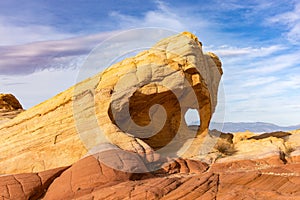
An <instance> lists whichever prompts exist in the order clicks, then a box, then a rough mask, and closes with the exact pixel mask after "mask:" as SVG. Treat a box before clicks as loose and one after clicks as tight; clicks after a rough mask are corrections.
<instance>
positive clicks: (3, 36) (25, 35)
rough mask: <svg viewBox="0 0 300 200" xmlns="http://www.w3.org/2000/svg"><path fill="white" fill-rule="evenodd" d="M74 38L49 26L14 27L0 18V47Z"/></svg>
mask: <svg viewBox="0 0 300 200" xmlns="http://www.w3.org/2000/svg"><path fill="white" fill-rule="evenodd" d="M69 37H74V35H73V34H70V33H62V32H59V31H57V30H55V29H54V28H53V27H51V26H43V25H32V24H31V25H26V26H25V25H16V24H13V23H9V22H7V21H6V20H5V18H4V17H1V16H0V46H8V45H20V44H26V43H31V42H37V41H46V40H60V39H65V38H69Z"/></svg>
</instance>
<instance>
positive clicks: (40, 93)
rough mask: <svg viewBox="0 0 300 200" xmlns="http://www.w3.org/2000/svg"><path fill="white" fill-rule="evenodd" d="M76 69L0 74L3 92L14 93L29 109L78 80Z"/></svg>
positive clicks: (0, 85) (0, 84)
mask: <svg viewBox="0 0 300 200" xmlns="http://www.w3.org/2000/svg"><path fill="white" fill-rule="evenodd" d="M77 73H78V70H76V69H72V68H69V69H45V70H42V71H39V72H35V73H33V74H28V75H23V76H16V75H5V76H3V75H0V87H1V93H13V94H14V95H16V97H17V98H18V99H19V100H20V102H21V104H22V105H23V107H24V108H26V109H28V108H30V107H32V106H34V105H36V104H38V103H41V102H42V101H45V100H47V99H49V98H51V97H52V96H54V95H56V94H58V93H60V92H62V91H63V90H65V89H67V88H69V87H70V86H72V85H73V84H75V82H76V78H77Z"/></svg>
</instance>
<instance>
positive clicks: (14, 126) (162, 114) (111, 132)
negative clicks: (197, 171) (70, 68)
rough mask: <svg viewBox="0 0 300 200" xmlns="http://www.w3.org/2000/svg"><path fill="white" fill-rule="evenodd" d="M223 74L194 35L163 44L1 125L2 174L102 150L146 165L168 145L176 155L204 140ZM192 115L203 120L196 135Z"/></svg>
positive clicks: (43, 167) (64, 163) (42, 167)
mask: <svg viewBox="0 0 300 200" xmlns="http://www.w3.org/2000/svg"><path fill="white" fill-rule="evenodd" d="M221 75H222V68H221V62H220V60H219V59H218V57H217V56H216V55H215V54H213V53H208V54H203V52H202V44H201V43H200V42H199V41H198V39H197V38H196V36H194V35H192V34H191V33H188V32H184V33H182V34H178V35H175V36H171V37H169V38H166V39H163V40H161V41H159V42H158V43H157V44H156V45H154V46H153V47H152V48H151V49H149V50H147V51H143V52H141V53H139V54H138V55H136V56H135V57H132V58H127V59H125V60H123V61H121V62H119V63H116V64H114V65H112V66H111V67H109V68H107V69H106V70H105V71H104V72H102V73H100V74H97V75H95V76H93V77H91V78H89V79H87V80H85V81H83V82H81V83H78V84H77V85H75V86H73V87H71V88H70V89H68V90H66V91H64V92H62V93H60V94H58V95H56V96H55V97H53V98H51V99H49V100H47V101H45V102H43V103H41V104H39V105H37V106H35V107H33V108H31V109H29V110H27V111H25V112H23V113H21V114H20V115H18V116H17V117H16V118H14V119H12V120H10V121H8V122H6V123H3V124H1V125H0V143H1V144H3V145H1V147H0V155H1V157H0V162H1V165H0V173H2V174H4V173H20V172H38V171H43V170H47V169H51V168H57V167H60V166H67V165H70V164H72V163H74V162H75V161H77V160H79V159H80V158H82V157H83V156H84V155H86V153H87V152H88V151H89V150H92V149H94V148H96V146H98V145H99V144H101V143H110V144H114V145H116V146H117V147H119V148H121V149H123V150H126V151H131V152H136V153H139V154H140V155H143V156H144V157H145V159H147V160H148V161H154V160H155V159H158V158H157V157H156V156H155V154H154V150H157V151H159V149H163V148H164V147H165V146H167V145H168V150H167V151H166V152H167V153H168V152H174V153H175V154H176V152H177V151H179V149H180V148H181V147H182V145H183V144H184V142H185V140H186V139H187V138H190V137H195V136H202V137H204V136H205V135H206V134H207V129H208V125H209V122H210V119H211V117H212V114H213V112H214V110H215V107H216V104H217V93H218V85H219V81H220V78H221ZM189 108H193V109H197V110H198V112H199V115H200V118H201V126H200V128H199V129H198V130H197V131H195V132H193V133H190V130H189V129H188V128H187V125H186V122H185V120H184V115H185V113H186V111H187V110H188V109H189ZM174 141H175V142H174ZM198 144H199V143H197V145H198Z"/></svg>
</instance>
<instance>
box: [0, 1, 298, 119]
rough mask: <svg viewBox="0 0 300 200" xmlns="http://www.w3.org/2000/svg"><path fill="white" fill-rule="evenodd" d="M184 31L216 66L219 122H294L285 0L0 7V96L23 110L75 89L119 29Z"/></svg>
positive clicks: (294, 80)
mask: <svg viewBox="0 0 300 200" xmlns="http://www.w3.org/2000/svg"><path fill="white" fill-rule="evenodd" d="M144 27H161V28H166V29H171V30H173V31H175V32H181V31H186V30H187V31H190V32H193V33H194V34H196V35H197V36H198V37H199V39H200V40H201V41H202V43H203V46H204V50H205V51H213V52H215V53H217V54H218V55H219V57H220V58H221V60H222V62H223V69H224V75H223V78H222V81H223V88H224V97H225V121H233V122H238V121H244V122H255V121H263V122H272V123H276V124H279V125H293V124H300V103H299V99H300V92H299V91H300V56H299V55H300V3H299V2H298V1H296V0H295V1H291V0H289V1H286V0H275V1H266V0H253V1H237V0H227V1H226V0H212V1H209V3H207V1H204V0H198V1H196V0H194V1H177V0H175V1H171V0H168V1H141V0H140V1H138V0H132V1H113V0H111V1H104V0H98V1H97V0H90V1H83V0H77V1H71V0H44V1H37V0H36V1H34V0H26V1H25V0H18V1H17V0H10V1H0V60H1V61H0V92H2V93H13V94H15V95H16V96H17V97H18V98H19V99H20V101H21V103H22V104H23V105H24V107H25V108H30V107H32V106H34V105H36V104H38V103H40V102H42V101H44V100H46V99H48V98H50V97H52V96H54V95H55V94H57V93H59V92H61V91H63V90H65V89H67V88H68V87H70V86H71V85H73V84H74V83H76V77H77V74H78V71H79V69H80V67H82V64H83V62H84V60H85V58H86V56H87V55H88V53H89V52H90V51H91V50H92V49H93V48H94V47H95V46H96V45H97V44H99V43H100V42H101V41H103V40H105V39H107V38H108V37H110V36H112V35H114V34H116V33H118V32H120V31H124V30H128V29H133V28H144Z"/></svg>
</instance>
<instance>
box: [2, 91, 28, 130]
mask: <svg viewBox="0 0 300 200" xmlns="http://www.w3.org/2000/svg"><path fill="white" fill-rule="evenodd" d="M23 111H24V110H23V107H22V105H21V104H20V102H19V101H18V99H17V98H16V97H15V96H14V95H12V94H0V124H2V123H4V122H7V121H9V120H10V119H12V118H14V117H16V116H17V115H18V114H20V113H21V112H23Z"/></svg>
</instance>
